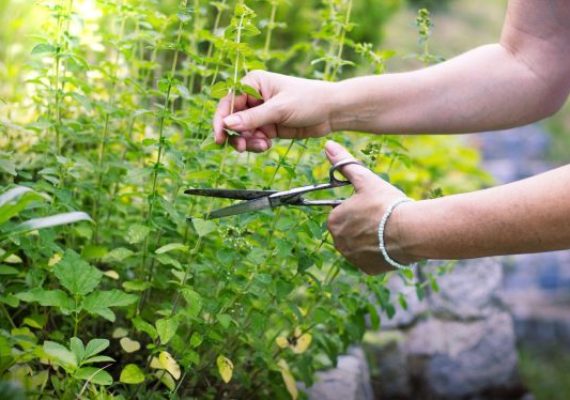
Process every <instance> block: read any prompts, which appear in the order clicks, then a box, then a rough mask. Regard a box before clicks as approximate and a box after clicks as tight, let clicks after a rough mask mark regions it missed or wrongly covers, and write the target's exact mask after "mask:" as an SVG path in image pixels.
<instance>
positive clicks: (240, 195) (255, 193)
mask: <svg viewBox="0 0 570 400" xmlns="http://www.w3.org/2000/svg"><path fill="white" fill-rule="evenodd" d="M275 192H276V190H241V189H187V190H185V191H184V193H185V194H189V195H193V196H206V197H218V198H221V199H234V200H253V199H259V198H260V197H264V196H269V195H271V194H273V193H275Z"/></svg>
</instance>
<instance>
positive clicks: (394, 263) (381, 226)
mask: <svg viewBox="0 0 570 400" xmlns="http://www.w3.org/2000/svg"><path fill="white" fill-rule="evenodd" d="M412 201H413V200H412V199H410V198H409V197H404V198H401V199H397V200H395V201H394V202H393V203H392V204H390V206H389V207H388V208H387V209H386V211H385V212H384V215H383V216H382V219H381V220H380V224H379V225H378V241H379V243H380V245H379V247H380V252H381V253H382V255H383V256H384V260H386V262H387V263H388V264H390V265H391V266H393V267H394V268H397V269H412V268H414V267H415V266H416V264H415V263H414V264H409V265H404V264H400V263H399V262H397V261H396V260H394V259H392V258H391V257H390V256H389V255H388V251H387V250H386V244H385V243H384V229H385V227H386V223H387V222H388V218H390V215H392V212H394V210H395V209H396V207H398V206H399V205H401V204H404V203H409V202H412Z"/></svg>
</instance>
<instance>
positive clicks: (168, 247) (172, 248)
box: [155, 243, 188, 254]
mask: <svg viewBox="0 0 570 400" xmlns="http://www.w3.org/2000/svg"><path fill="white" fill-rule="evenodd" d="M175 250H178V251H182V252H184V253H185V252H187V251H188V246H186V245H185V244H182V243H169V244H167V245H164V246H162V247H160V248H159V249H156V251H155V253H156V254H163V253H168V252H169V251H175Z"/></svg>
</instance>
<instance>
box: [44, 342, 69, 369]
mask: <svg viewBox="0 0 570 400" xmlns="http://www.w3.org/2000/svg"><path fill="white" fill-rule="evenodd" d="M43 350H44V353H46V355H47V356H48V357H49V358H50V359H52V360H53V361H54V362H55V363H56V364H58V365H61V366H62V367H77V359H76V358H75V354H73V353H72V352H71V351H69V349H68V348H67V347H65V346H64V345H62V344H59V343H56V342H52V341H49V340H46V341H45V342H44V346H43Z"/></svg>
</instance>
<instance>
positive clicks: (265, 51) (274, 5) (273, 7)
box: [263, 0, 278, 60]
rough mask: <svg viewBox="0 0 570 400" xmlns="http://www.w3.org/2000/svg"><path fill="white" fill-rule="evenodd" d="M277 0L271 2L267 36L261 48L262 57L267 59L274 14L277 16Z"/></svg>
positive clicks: (273, 26) (273, 25) (273, 27)
mask: <svg viewBox="0 0 570 400" xmlns="http://www.w3.org/2000/svg"><path fill="white" fill-rule="evenodd" d="M277 5H278V0H271V15H270V17H269V23H268V24H267V35H266V36H265V45H264V46H263V57H264V58H265V59H266V60H267V59H268V58H269V47H270V46H271V35H272V34H273V30H274V29H275V14H277Z"/></svg>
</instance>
